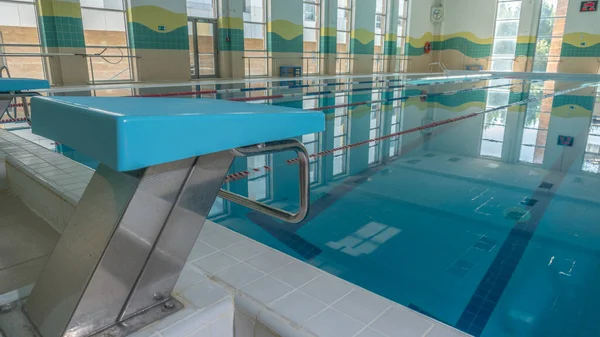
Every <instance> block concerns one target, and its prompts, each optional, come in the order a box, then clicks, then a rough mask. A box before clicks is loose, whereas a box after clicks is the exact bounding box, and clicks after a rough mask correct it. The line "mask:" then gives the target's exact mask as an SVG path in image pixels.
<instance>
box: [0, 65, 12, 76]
mask: <svg viewBox="0 0 600 337" xmlns="http://www.w3.org/2000/svg"><path fill="white" fill-rule="evenodd" d="M2 70H6V76H7V77H8V78H10V71H9V70H8V66H2V67H0V77H2Z"/></svg>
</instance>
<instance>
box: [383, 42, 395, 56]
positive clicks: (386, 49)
mask: <svg viewBox="0 0 600 337" xmlns="http://www.w3.org/2000/svg"><path fill="white" fill-rule="evenodd" d="M397 51H398V42H397V41H385V42H384V43H383V55H396V52H397Z"/></svg>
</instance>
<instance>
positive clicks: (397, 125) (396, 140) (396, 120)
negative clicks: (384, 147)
mask: <svg viewBox="0 0 600 337" xmlns="http://www.w3.org/2000/svg"><path fill="white" fill-rule="evenodd" d="M401 96H402V89H394V98H400V97H401ZM393 108H394V111H393V113H392V120H391V123H390V125H391V127H390V134H394V133H398V132H400V130H401V129H402V108H403V102H402V100H399V99H398V100H394V102H393ZM401 146H402V138H401V136H394V137H392V138H390V152H389V156H390V157H397V156H399V155H400V147H401Z"/></svg>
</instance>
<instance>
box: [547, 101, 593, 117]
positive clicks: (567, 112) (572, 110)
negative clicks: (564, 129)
mask: <svg viewBox="0 0 600 337" xmlns="http://www.w3.org/2000/svg"><path fill="white" fill-rule="evenodd" d="M551 114H552V116H557V117H563V118H574V117H585V118H590V116H591V115H592V112H591V111H590V110H588V109H586V108H584V107H582V106H580V105H576V104H570V105H563V106H559V107H554V108H552V113H551Z"/></svg>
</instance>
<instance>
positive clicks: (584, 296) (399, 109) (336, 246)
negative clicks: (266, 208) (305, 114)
mask: <svg viewBox="0 0 600 337" xmlns="http://www.w3.org/2000/svg"><path fill="white" fill-rule="evenodd" d="M353 80H355V81H356V79H353ZM500 81H504V82H498V81H495V82H494V83H488V82H487V81H482V82H473V83H458V84H445V85H436V86H419V87H404V88H396V89H392V90H383V91H381V90H373V91H370V90H368V91H364V90H360V91H355V92H350V93H348V92H346V93H338V94H333V95H320V96H314V95H306V96H305V97H304V98H300V97H291V98H289V97H286V98H282V99H265V100H258V101H255V102H254V103H256V104H273V105H281V106H287V107H296V108H305V109H306V108H313V107H322V106H333V105H336V106H339V105H344V104H351V103H356V102H361V101H369V100H379V99H383V98H394V97H395V98H399V97H406V96H415V95H418V94H420V93H421V92H422V91H424V92H426V93H430V94H431V93H438V94H439V93H442V92H447V91H452V90H458V89H465V88H475V89H474V90H471V91H464V92H459V93H453V94H448V95H436V96H430V97H428V98H427V99H425V100H424V101H423V100H422V99H421V98H419V97H412V98H408V99H402V100H400V99H398V100H391V101H388V102H384V103H375V104H367V105H355V106H350V107H348V106H346V107H338V108H334V109H328V110H325V111H324V113H325V114H326V121H327V122H326V130H325V131H324V132H322V133H319V134H315V135H302V136H301V135H299V137H298V139H300V140H302V141H303V142H304V143H305V145H306V147H307V149H308V150H309V152H310V153H318V152H321V151H326V150H329V149H333V148H339V147H341V146H344V145H348V144H354V143H358V142H361V141H365V140H369V139H374V138H377V137H380V136H385V135H389V134H392V133H396V132H399V131H402V130H408V129H411V128H414V127H418V126H421V125H424V124H428V123H431V122H436V121H442V120H446V119H448V118H455V117H458V116H463V115H468V114H471V113H473V112H478V111H482V110H484V109H486V108H492V107H495V106H498V105H503V104H507V103H509V102H515V101H519V100H521V99H527V98H531V97H536V95H538V96H539V95H541V94H540V92H541V90H539V89H540V88H541V86H543V83H541V84H539V83H538V84H531V83H532V82H531V81H529V80H527V81H525V82H524V84H525V86H521V85H518V86H514V87H501V88H494V89H488V90H481V89H476V87H481V86H487V85H491V84H498V83H507V82H506V80H500ZM550 82H551V83H552V84H554V85H556V86H558V85H559V84H560V85H561V87H563V88H564V87H566V88H569V87H576V86H578V85H579V84H580V83H574V82H573V83H570V82H566V81H564V82H561V83H558V81H557V82H556V83H555V82H554V81H550ZM311 83H312V82H311ZM519 83H521V82H519ZM546 83H549V82H546ZM269 85H270V84H268V83H254V84H252V86H255V87H260V86H269ZM530 85H531V87H530ZM245 86H247V84H239V85H220V86H217V87H216V88H217V89H223V88H241V87H245ZM370 86H372V85H370V84H362V85H354V86H351V87H349V88H344V87H342V88H338V89H337V90H348V89H358V88H361V89H364V88H369V87H370ZM206 88H208V87H206ZM206 88H205V87H202V88H194V89H196V90H199V89H206ZM209 88H215V86H212V87H209ZM510 88H512V90H509V89H510ZM152 90H155V92H164V91H165V89H164V88H163V89H162V91H161V89H160V88H159V89H152ZM315 90H321V89H314V88H311V89H291V90H290V89H287V90H270V91H267V92H264V91H263V92H244V93H235V94H215V95H210V96H209V97H211V98H217V99H225V98H232V97H258V96H264V95H275V94H279V93H299V94H301V93H302V92H305V93H306V92H310V91H315ZM327 90H336V89H327ZM523 90H524V92H521V91H523ZM169 91H189V86H188V87H182V88H170V89H169ZM586 95H587V96H586ZM203 97H206V96H203ZM559 97H560V98H559ZM595 100H596V98H595V96H594V95H589V93H587V94H583V93H581V92H573V93H568V94H565V95H564V96H557V97H554V98H553V99H552V98H550V99H546V100H545V102H544V103H547V104H545V105H544V106H542V105H541V104H539V103H536V102H531V103H529V105H528V106H523V107H522V108H521V109H519V108H518V107H512V108H509V109H508V111H506V110H500V111H495V112H491V113H489V114H485V115H483V114H482V115H477V116H474V117H471V118H468V119H464V120H460V121H456V122H453V123H450V124H446V125H443V126H438V127H435V128H432V129H427V130H421V131H416V132H411V133H408V134H404V135H401V136H397V137H392V138H388V139H385V140H382V141H378V142H370V143H367V144H365V145H362V146H357V147H352V148H345V149H340V150H338V151H336V152H334V153H331V154H327V155H324V156H319V157H317V158H315V159H313V160H312V161H311V162H312V163H311V182H312V187H311V209H310V213H309V215H308V218H307V219H306V220H305V221H303V222H301V223H299V224H287V223H282V222H280V221H278V220H275V219H273V218H270V217H268V216H265V215H262V214H259V213H257V212H254V211H250V210H248V209H245V208H243V207H240V206H237V205H235V204H231V203H229V202H227V201H223V200H217V202H216V204H215V206H214V207H213V210H212V211H211V219H212V220H213V221H215V222H217V223H219V224H221V225H223V226H226V227H228V228H231V229H233V230H235V231H237V232H240V233H242V234H244V235H246V236H248V237H251V238H253V239H255V240H258V241H260V242H262V243H264V244H266V245H269V246H271V247H274V248H276V249H278V250H281V251H283V252H285V253H287V254H290V255H292V256H294V257H296V258H299V259H302V260H304V261H306V262H308V263H311V264H313V265H315V266H317V267H319V268H321V269H323V270H326V271H328V272H330V273H332V274H335V275H337V276H339V277H341V278H343V279H346V280H348V281H350V282H353V283H355V284H357V285H359V286H362V287H364V288H366V289H369V290H371V291H373V292H375V293H378V294H380V295H382V296H385V297H387V298H389V299H391V300H394V301H396V302H398V303H401V304H403V305H406V306H408V307H411V308H413V309H415V310H417V311H420V312H422V313H424V314H426V315H429V316H431V317H433V318H435V319H438V320H440V321H442V322H445V323H446V324H449V325H452V326H455V327H457V328H458V329H461V330H463V331H465V332H467V333H470V334H472V335H475V336H484V337H500V336H502V337H503V336H527V337H565V336H600V323H599V322H598V321H597V319H596V317H597V316H598V315H599V314H600V309H599V306H598V305H597V303H599V302H600V290H599V289H598V287H597V285H598V284H599V281H600V268H599V267H600V222H598V214H600V193H598V191H599V190H600V176H599V175H598V172H599V168H598V167H599V162H600V160H599V159H600V155H598V153H599V152H600V136H598V135H597V134H600V132H599V131H598V130H599V129H600V127H598V128H597V127H596V125H597V124H600V109H594V108H595ZM559 136H569V137H574V143H573V146H571V147H569V146H562V145H560V144H559V141H558V139H559ZM174 146H175V145H174ZM291 158H293V154H292V153H283V154H274V155H269V156H262V157H253V158H238V159H236V161H235V162H234V164H233V166H232V168H231V172H240V171H244V170H246V169H249V168H255V167H262V166H264V165H269V166H271V167H272V168H273V169H272V170H270V171H264V170H263V171H260V172H255V173H253V174H251V175H250V176H249V177H248V179H241V180H237V181H233V182H230V183H228V184H227V185H226V186H225V188H227V189H228V190H231V191H233V192H236V193H239V194H242V195H249V196H250V197H252V198H255V199H259V200H262V201H263V202H266V203H268V204H270V205H274V206H277V207H281V208H284V209H287V210H290V211H292V210H295V209H297V207H298V187H297V184H298V182H297V175H298V168H297V166H295V165H288V164H286V163H285V161H286V160H288V159H291Z"/></svg>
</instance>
